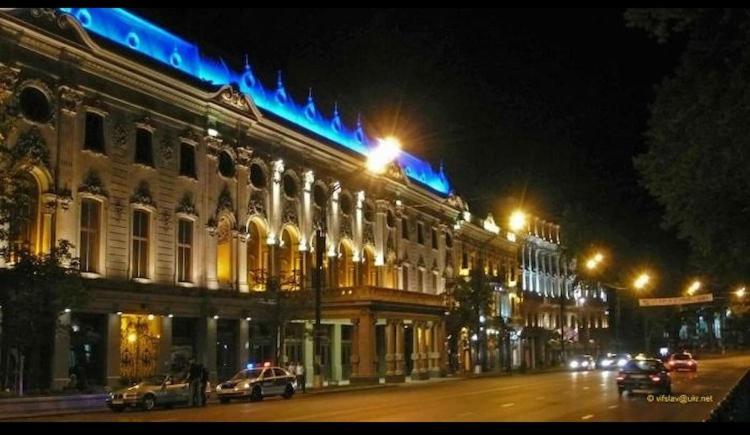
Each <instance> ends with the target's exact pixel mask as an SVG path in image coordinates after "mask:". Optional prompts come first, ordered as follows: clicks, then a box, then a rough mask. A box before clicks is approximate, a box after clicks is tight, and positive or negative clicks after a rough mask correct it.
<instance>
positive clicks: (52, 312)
mask: <svg viewBox="0 0 750 435" xmlns="http://www.w3.org/2000/svg"><path fill="white" fill-rule="evenodd" d="M0 103H3V104H2V105H0V247H2V248H1V249H0V256H3V257H4V258H5V259H6V260H12V264H11V265H10V267H7V268H0V314H1V315H2V320H1V322H2V329H1V331H2V333H1V334H0V355H2V361H0V372H1V373H2V379H1V380H0V382H2V384H3V385H2V386H3V389H5V388H7V387H8V383H9V382H10V380H11V379H10V378H11V376H12V373H11V370H13V371H14V372H15V371H16V370H19V369H20V367H19V366H21V365H22V364H23V367H24V369H23V370H20V374H21V376H22V378H21V379H23V377H25V378H27V379H29V382H28V383H27V385H26V386H27V387H29V388H30V389H46V388H49V386H50V382H51V379H50V375H51V370H50V364H51V358H50V357H49V356H50V355H51V354H52V351H53V346H54V338H55V332H56V328H58V327H60V325H59V324H58V318H59V317H60V315H61V314H62V313H63V312H64V310H65V309H66V308H70V309H77V308H80V307H81V306H83V305H84V304H85V302H86V296H87V292H86V290H85V288H84V286H83V283H82V281H81V277H80V273H79V270H78V262H77V259H75V258H73V257H72V255H71V252H70V251H71V247H72V245H71V244H70V243H69V242H68V241H64V240H63V241H60V242H59V244H58V245H57V246H54V247H53V248H52V249H51V252H49V253H47V254H37V253H35V252H32V251H31V248H30V247H28V246H23V245H21V244H15V243H11V242H12V241H14V240H16V239H17V237H16V236H17V232H18V230H19V229H20V228H23V227H24V226H25V225H28V224H29V221H30V220H31V219H33V218H34V217H33V216H30V214H29V210H30V205H31V204H32V201H34V200H35V199H36V194H35V193H34V190H35V189H36V186H32V183H33V181H32V180H31V179H30V177H28V173H29V171H30V169H31V168H32V167H34V166H46V164H47V162H48V151H47V147H46V145H45V143H44V141H43V140H42V138H41V136H40V134H39V132H38V131H37V130H36V128H34V127H32V128H31V129H29V130H27V131H25V132H23V133H22V134H21V135H19V137H18V140H17V141H16V142H15V144H14V145H13V146H10V144H9V143H8V138H9V137H10V136H11V134H12V133H13V130H14V128H15V120H16V119H17V117H16V115H15V109H14V108H13V107H12V106H11V105H8V104H5V102H2V101H0ZM11 355H14V356H15V358H16V360H15V362H14V364H15V367H12V364H11ZM19 392H20V393H23V391H22V390H19Z"/></svg>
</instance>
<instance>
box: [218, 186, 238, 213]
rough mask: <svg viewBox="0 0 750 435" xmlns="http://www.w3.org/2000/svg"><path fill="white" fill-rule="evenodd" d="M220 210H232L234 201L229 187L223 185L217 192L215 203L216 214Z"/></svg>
mask: <svg viewBox="0 0 750 435" xmlns="http://www.w3.org/2000/svg"><path fill="white" fill-rule="evenodd" d="M222 211H228V212H230V213H232V212H234V201H232V194H231V193H230V192H229V187H227V186H226V185H224V189H222V191H221V193H220V194H219V200H218V201H217V204H216V214H217V215H218V214H220V213H221V212H222Z"/></svg>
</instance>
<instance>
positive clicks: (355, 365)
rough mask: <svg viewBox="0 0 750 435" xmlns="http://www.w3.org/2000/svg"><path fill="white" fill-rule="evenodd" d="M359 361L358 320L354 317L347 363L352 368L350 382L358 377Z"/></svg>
mask: <svg viewBox="0 0 750 435" xmlns="http://www.w3.org/2000/svg"><path fill="white" fill-rule="evenodd" d="M359 361H360V358H359V318H357V317H355V318H353V319H352V348H351V355H350V356H349V362H350V363H351V366H352V367H351V369H352V370H351V375H350V376H349V379H350V380H351V379H353V378H356V377H358V376H359Z"/></svg>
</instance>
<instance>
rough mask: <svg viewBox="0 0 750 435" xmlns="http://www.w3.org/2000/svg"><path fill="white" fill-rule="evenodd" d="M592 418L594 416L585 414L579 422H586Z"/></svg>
mask: <svg viewBox="0 0 750 435" xmlns="http://www.w3.org/2000/svg"><path fill="white" fill-rule="evenodd" d="M593 416H594V414H586V415H584V416H583V417H581V420H588V419H590V418H591V417H593Z"/></svg>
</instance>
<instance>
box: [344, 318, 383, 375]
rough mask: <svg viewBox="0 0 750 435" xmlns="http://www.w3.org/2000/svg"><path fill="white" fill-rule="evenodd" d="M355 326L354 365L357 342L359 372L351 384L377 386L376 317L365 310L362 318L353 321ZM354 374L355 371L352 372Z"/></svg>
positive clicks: (353, 339)
mask: <svg viewBox="0 0 750 435" xmlns="http://www.w3.org/2000/svg"><path fill="white" fill-rule="evenodd" d="M355 321H356V324H355V328H354V333H355V334H353V336H352V359H353V361H352V363H353V364H354V351H355V349H354V348H355V344H354V343H355V342H356V352H357V358H356V361H357V372H356V375H354V374H352V377H351V378H350V383H351V384H352V385H362V384H377V383H378V382H379V379H378V374H377V361H376V356H377V352H376V349H375V323H376V319H375V316H374V315H373V314H372V313H371V312H369V311H368V310H363V311H362V313H361V314H360V316H359V317H358V318H356V319H352V323H353V324H354V323H355ZM352 372H354V370H352Z"/></svg>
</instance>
